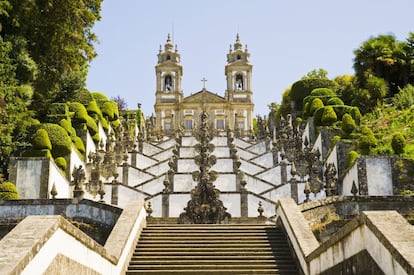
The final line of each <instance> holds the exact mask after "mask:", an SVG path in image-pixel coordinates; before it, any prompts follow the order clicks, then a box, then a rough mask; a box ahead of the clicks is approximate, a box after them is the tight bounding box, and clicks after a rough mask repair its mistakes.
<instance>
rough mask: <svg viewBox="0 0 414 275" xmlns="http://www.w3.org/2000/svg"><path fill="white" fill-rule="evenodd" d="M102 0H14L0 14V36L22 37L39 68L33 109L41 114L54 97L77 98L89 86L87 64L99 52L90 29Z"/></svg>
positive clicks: (55, 99) (55, 98) (42, 115)
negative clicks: (1, 27)
mask: <svg viewBox="0 0 414 275" xmlns="http://www.w3.org/2000/svg"><path fill="white" fill-rule="evenodd" d="M101 1H102V0H71V1H55V0H42V1H27V0H13V2H12V8H11V9H10V10H9V13H8V14H9V16H8V17H4V18H1V24H2V26H3V30H2V36H4V35H5V34H14V35H17V36H21V37H24V38H25V39H26V41H27V51H28V53H29V54H30V56H31V57H32V58H33V60H34V61H35V63H36V64H37V68H38V75H37V78H36V79H35V80H34V82H33V84H34V88H35V93H34V97H33V104H32V106H33V108H34V109H36V110H38V112H39V114H40V116H41V117H44V116H45V115H46V111H47V110H46V107H47V106H48V105H49V104H50V103H51V102H55V101H61V102H64V101H66V100H67V99H68V98H73V97H74V96H75V95H76V93H77V92H79V90H80V89H81V88H82V87H84V86H85V83H84V82H85V79H86V73H87V66H88V62H90V61H91V60H92V59H93V58H94V57H95V56H96V52H95V49H94V45H93V43H94V42H95V41H96V36H95V34H94V33H93V32H92V27H93V25H94V23H95V21H97V20H99V19H100V9H101Z"/></svg>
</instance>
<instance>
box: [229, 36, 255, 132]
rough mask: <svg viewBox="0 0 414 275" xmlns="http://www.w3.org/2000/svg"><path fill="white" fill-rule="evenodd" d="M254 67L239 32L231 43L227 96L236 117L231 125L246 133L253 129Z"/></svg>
mask: <svg viewBox="0 0 414 275" xmlns="http://www.w3.org/2000/svg"><path fill="white" fill-rule="evenodd" d="M252 68H253V66H252V64H250V53H249V52H248V50H247V45H246V46H245V47H244V48H243V45H242V43H241V42H240V37H239V34H237V36H236V42H235V43H234V44H233V45H230V50H229V53H228V54H227V65H226V67H225V71H224V73H225V75H226V79H227V89H226V93H225V98H226V100H227V101H228V102H229V103H230V104H231V106H232V108H233V110H232V112H233V114H234V119H232V120H231V121H230V125H232V126H233V129H235V130H236V129H238V130H241V131H242V132H245V133H246V132H248V131H251V130H253V107H254V104H253V99H252V94H253V93H252V90H251V82H252V81H251V80H252Z"/></svg>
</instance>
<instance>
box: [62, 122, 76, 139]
mask: <svg viewBox="0 0 414 275" xmlns="http://www.w3.org/2000/svg"><path fill="white" fill-rule="evenodd" d="M59 125H60V127H62V128H63V129H65V130H66V132H67V133H68V135H69V136H71V137H72V136H76V131H75V129H74V128H73V127H72V123H71V122H70V120H68V119H62V120H61V121H60V122H59Z"/></svg>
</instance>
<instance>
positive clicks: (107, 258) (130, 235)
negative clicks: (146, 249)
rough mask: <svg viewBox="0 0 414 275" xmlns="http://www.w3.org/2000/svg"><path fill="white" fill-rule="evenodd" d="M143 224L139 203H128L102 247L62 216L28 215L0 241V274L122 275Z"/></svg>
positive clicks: (143, 213)
mask: <svg viewBox="0 0 414 275" xmlns="http://www.w3.org/2000/svg"><path fill="white" fill-rule="evenodd" d="M145 225H146V211H145V208H144V207H143V202H142V201H135V202H134V201H132V202H130V203H129V204H128V205H127V206H126V207H125V209H124V210H123V211H122V213H121V215H120V216H119V218H118V220H117V222H116V224H115V225H114V227H113V229H112V232H111V234H110V235H109V237H108V240H107V241H106V243H105V245H104V246H102V245H100V244H98V243H97V242H95V241H94V240H92V239H91V238H90V237H88V236H87V235H86V234H84V233H83V232H82V231H80V230H79V229H78V228H76V227H75V226H73V225H72V224H71V223H69V222H68V221H66V220H65V219H64V218H63V217H62V216H29V217H27V218H25V219H24V220H23V221H22V222H20V223H19V224H18V225H17V226H16V227H15V228H14V229H13V231H12V232H10V233H9V234H8V235H6V236H5V237H4V238H3V239H2V240H1V241H0V274H33V273H34V272H35V273H39V274H55V272H57V273H59V270H64V271H65V272H66V271H70V272H71V273H73V274H123V273H124V272H125V271H126V269H127V266H128V263H129V259H130V258H131V255H132V253H133V251H134V249H135V244H136V242H137V240H138V238H139V236H140V233H141V231H142V228H143V227H145ZM22 236H25V238H24V242H22V241H21V237H22Z"/></svg>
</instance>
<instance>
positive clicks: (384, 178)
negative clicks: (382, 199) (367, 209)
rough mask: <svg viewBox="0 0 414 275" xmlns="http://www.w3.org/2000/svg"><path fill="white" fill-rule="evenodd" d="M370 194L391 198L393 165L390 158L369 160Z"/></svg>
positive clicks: (367, 163)
mask: <svg viewBox="0 0 414 275" xmlns="http://www.w3.org/2000/svg"><path fill="white" fill-rule="evenodd" d="M366 167H367V180H368V194H369V195H370V196H390V195H392V194H393V190H392V189H393V188H392V173H391V163H390V161H389V159H388V158H377V157H373V158H367V159H366Z"/></svg>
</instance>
